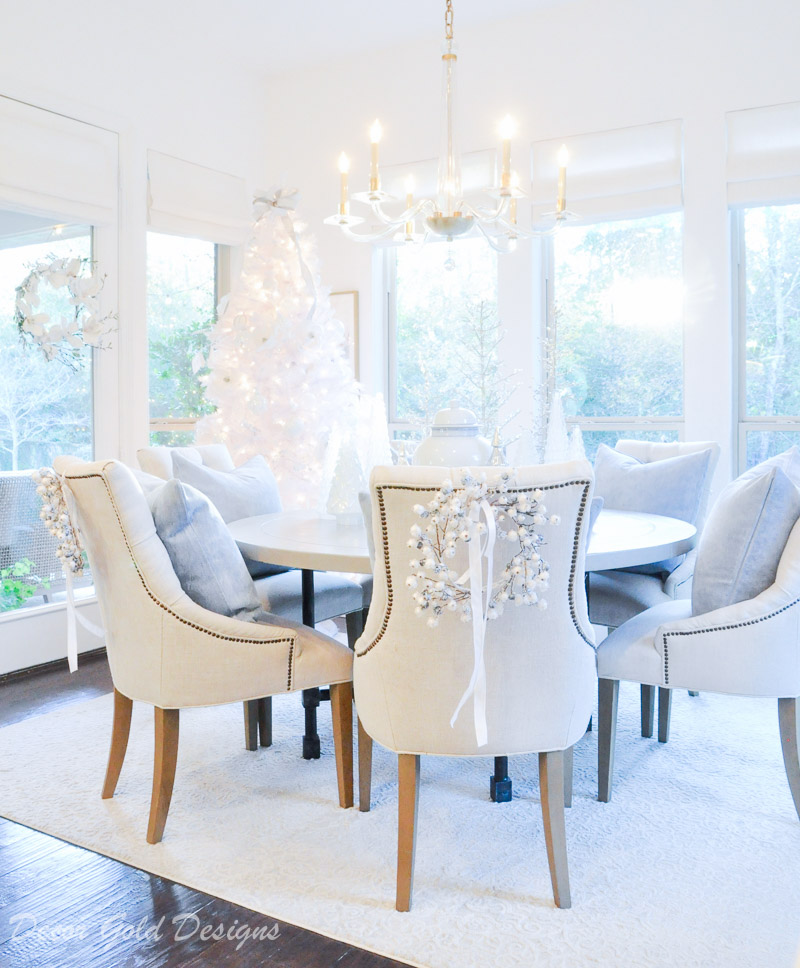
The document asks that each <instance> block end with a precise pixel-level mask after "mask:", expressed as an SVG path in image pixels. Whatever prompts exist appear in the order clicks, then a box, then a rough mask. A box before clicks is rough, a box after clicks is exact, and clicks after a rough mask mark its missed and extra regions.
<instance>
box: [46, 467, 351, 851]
mask: <svg viewBox="0 0 800 968" xmlns="http://www.w3.org/2000/svg"><path fill="white" fill-rule="evenodd" d="M55 468H56V470H57V471H58V473H59V474H60V475H62V476H63V478H64V481H65V491H66V497H67V500H68V504H69V505H70V506H71V513H73V514H74V515H75V517H76V522H77V525H78V527H79V529H80V533H81V536H82V539H83V543H84V546H85V548H86V552H87V555H88V558H89V562H90V565H91V567H92V574H93V575H94V580H95V587H96V590H97V597H98V601H99V604H100V612H101V615H102V618H103V626H104V628H105V634H106V644H107V649H108V661H109V665H110V667H111V677H112V679H113V683H114V725H113V731H112V738H111V751H110V753H109V759H108V769H107V772H106V778H105V783H104V785H103V793H102V796H103V798H104V799H107V798H109V797H112V796H113V795H114V791H115V789H116V785H117V780H118V779H119V775H120V771H121V769H122V765H123V760H124V758H125V752H126V749H127V744H128V733H129V730H130V722H131V709H132V705H133V702H134V701H137V702H144V703H147V704H149V705H151V706H153V708H154V712H155V763H154V773H153V793H152V798H151V803H150V817H149V821H148V827H147V840H148V842H149V843H151V844H154V843H158V842H159V841H160V840H161V837H162V834H163V831H164V826H165V824H166V820H167V813H168V811H169V806H170V802H171V799H172V790H173V784H174V779H175V768H176V763H177V754H178V723H179V713H180V710H181V709H183V708H187V707H190V706H213V705H220V704H224V703H232V702H242V701H246V700H252V699H255V698H258V697H261V696H272V695H275V694H279V693H287V692H295V691H298V690H301V689H307V688H310V687H316V686H319V685H322V684H325V685H327V684H329V683H330V684H331V705H332V708H333V722H334V745H335V750H336V766H337V775H338V786H339V804H340V806H342V807H350V806H352V804H353V794H352V783H353V763H352V758H353V749H352V686H351V679H352V653H351V651H350V650H349V649H348V648H347V647H346V646H344V645H342V644H340V643H339V642H337V641H335V640H334V639H331V638H329V637H328V636H326V635H322V634H320V633H318V632H315V631H314V630H313V629H308V628H306V627H305V626H302V625H296V624H295V623H292V622H284V623H281V621H280V620H276V621H274V622H272V623H271V624H260V623H258V624H257V623H254V622H245V621H240V620H238V619H234V618H228V617H227V616H223V615H219V614H217V613H215V612H211V611H208V610H207V609H205V608H202V607H201V606H200V605H198V604H196V603H195V602H194V601H192V600H191V599H190V598H189V597H188V595H187V594H186V593H185V592H184V591H183V589H182V588H181V585H180V582H179V580H178V577H177V575H176V574H175V571H174V569H173V566H172V562H171V560H170V557H169V554H168V552H167V550H166V548H165V547H164V544H163V543H162V541H161V540H160V538H159V537H158V534H157V533H156V527H155V524H154V522H153V516H152V514H151V512H150V508H149V506H148V503H147V500H146V498H145V496H144V494H143V492H142V490H141V487H140V486H139V484H138V482H137V481H136V479H135V477H134V476H133V473H132V472H131V471H130V470H129V469H128V468H127V467H125V465H124V464H121V463H119V462H118V461H96V462H93V463H88V462H85V461H82V460H79V459H77V458H74V457H59V458H57V459H56V461H55Z"/></svg>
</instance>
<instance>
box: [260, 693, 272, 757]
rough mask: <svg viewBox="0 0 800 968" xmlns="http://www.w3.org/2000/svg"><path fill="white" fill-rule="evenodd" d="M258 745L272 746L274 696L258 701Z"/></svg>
mask: <svg viewBox="0 0 800 968" xmlns="http://www.w3.org/2000/svg"><path fill="white" fill-rule="evenodd" d="M258 743H259V745H260V746H272V696H264V698H263V699H259V700H258Z"/></svg>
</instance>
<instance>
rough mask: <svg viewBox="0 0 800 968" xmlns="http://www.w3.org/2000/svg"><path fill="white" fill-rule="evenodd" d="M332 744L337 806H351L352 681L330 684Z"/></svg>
mask: <svg viewBox="0 0 800 968" xmlns="http://www.w3.org/2000/svg"><path fill="white" fill-rule="evenodd" d="M331 712H332V715H333V746H334V750H335V751H336V779H337V780H338V783H339V806H340V807H352V806H353V683H352V682H339V683H337V684H336V685H333V686H331Z"/></svg>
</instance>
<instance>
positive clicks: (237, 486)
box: [172, 452, 281, 524]
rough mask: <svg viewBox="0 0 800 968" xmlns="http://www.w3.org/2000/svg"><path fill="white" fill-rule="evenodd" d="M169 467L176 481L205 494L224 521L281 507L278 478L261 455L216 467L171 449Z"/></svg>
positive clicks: (266, 512)
mask: <svg viewBox="0 0 800 968" xmlns="http://www.w3.org/2000/svg"><path fill="white" fill-rule="evenodd" d="M172 470H173V473H174V474H175V477H177V478H178V480H179V481H182V482H183V483H184V484H191V485H192V487H196V488H197V490H198V491H201V492H202V493H203V494H205V496H206V497H207V498H208V499H209V501H211V503H212V504H213V505H214V507H215V508H216V509H217V510H218V511H219V513H220V514H221V515H222V520H223V521H224V522H225V523H226V524H227V523H228V522H230V521H238V520H239V519H240V518H252V517H254V516H255V515H257V514H271V513H272V512H273V511H280V510H281V498H280V495H279V493H278V482H277V481H276V480H275V475H274V474H273V473H272V471H271V470H270V469H269V465H268V464H267V462H266V461H265V460H264V458H263V457H261V456H256V457H251V458H250V460H249V461H247V462H246V463H245V464H242V466H241V467H237V468H236V470H233V471H218V470H214V469H213V468H211V467H206V466H205V465H204V464H195V463H193V462H192V461H191V460H187V459H186V458H185V457H184V456H183V455H182V454H176V453H174V452H173V455H172Z"/></svg>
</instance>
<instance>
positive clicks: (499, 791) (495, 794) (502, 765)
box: [489, 756, 511, 803]
mask: <svg viewBox="0 0 800 968" xmlns="http://www.w3.org/2000/svg"><path fill="white" fill-rule="evenodd" d="M489 796H490V797H491V798H492V801H493V802H494V803H509V802H510V800H511V780H510V779H509V778H508V757H507V756H495V758H494V776H490V777H489Z"/></svg>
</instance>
